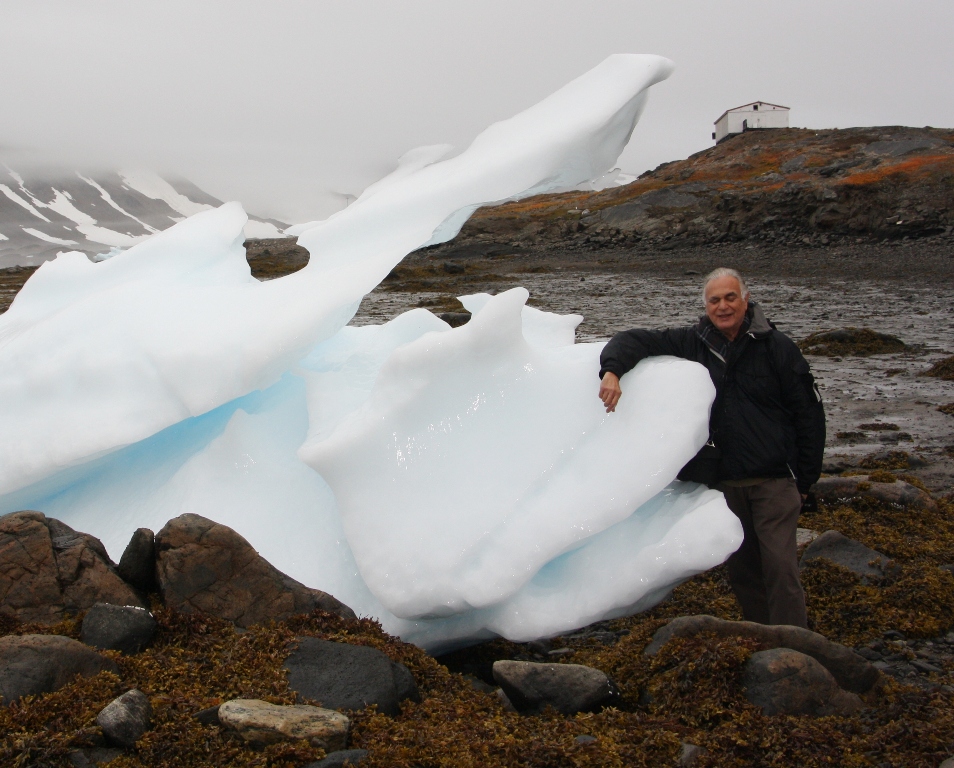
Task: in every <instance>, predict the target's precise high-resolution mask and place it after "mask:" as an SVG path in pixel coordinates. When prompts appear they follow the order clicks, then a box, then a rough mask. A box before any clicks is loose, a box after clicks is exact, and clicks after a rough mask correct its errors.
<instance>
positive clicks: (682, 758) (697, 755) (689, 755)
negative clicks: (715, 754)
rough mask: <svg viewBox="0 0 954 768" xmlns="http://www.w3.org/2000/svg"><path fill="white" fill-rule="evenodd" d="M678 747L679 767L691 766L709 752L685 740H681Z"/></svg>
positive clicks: (688, 767) (690, 767)
mask: <svg viewBox="0 0 954 768" xmlns="http://www.w3.org/2000/svg"><path fill="white" fill-rule="evenodd" d="M680 747H681V751H680V752H679V768H692V766H694V765H695V764H696V763H698V762H699V760H701V759H702V758H703V757H704V756H705V755H707V754H708V753H709V751H708V750H707V749H703V748H702V747H700V746H697V745H696V744H690V743H689V742H687V741H684V742H682V744H680Z"/></svg>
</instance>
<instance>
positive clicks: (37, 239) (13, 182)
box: [0, 160, 288, 268]
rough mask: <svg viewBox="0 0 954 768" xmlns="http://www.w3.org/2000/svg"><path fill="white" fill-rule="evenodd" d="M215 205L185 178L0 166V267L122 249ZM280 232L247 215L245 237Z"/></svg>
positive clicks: (271, 223) (270, 221) (273, 222)
mask: <svg viewBox="0 0 954 768" xmlns="http://www.w3.org/2000/svg"><path fill="white" fill-rule="evenodd" d="M221 204H222V201H221V200H217V199H216V198H214V197H212V195H210V194H208V193H206V192H204V191H203V190H201V189H199V187H197V186H196V185H195V184H193V183H192V182H190V181H187V180H186V179H180V178H163V177H162V176H159V175H158V174H156V173H152V172H149V171H117V172H97V173H89V174H87V173H83V172H82V171H74V170H71V169H58V168H53V169H49V168H47V169H43V170H26V169H19V170H18V169H17V168H15V167H13V166H12V164H11V163H4V162H2V160H0V268H4V267H11V266H17V265H36V264H39V263H41V262H43V261H46V260H48V259H52V258H54V257H55V256H56V254H57V253H59V252H60V251H83V252H85V253H88V254H90V255H91V256H95V255H96V254H106V253H109V252H110V250H111V249H114V248H128V247H130V246H132V245H135V244H136V243H137V242H139V241H140V240H142V239H144V238H146V237H148V236H149V235H151V234H154V233H155V232H160V231H162V230H164V229H167V228H169V227H171V226H172V225H173V224H175V223H176V222H177V221H181V220H182V219H184V218H186V217H188V216H192V215H193V214H195V213H198V212H199V211H203V210H206V209H208V208H213V207H216V206H219V205H221ZM287 226H288V225H287V224H285V223H283V222H280V221H276V220H274V219H263V218H260V217H256V216H251V215H250V216H249V223H248V225H247V226H246V228H245V234H246V236H247V237H254V238H269V237H280V236H281V234H282V233H281V230H283V229H285V228H286V227H287Z"/></svg>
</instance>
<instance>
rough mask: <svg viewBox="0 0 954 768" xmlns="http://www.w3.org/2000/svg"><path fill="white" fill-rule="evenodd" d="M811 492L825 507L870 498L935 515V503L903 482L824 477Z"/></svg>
mask: <svg viewBox="0 0 954 768" xmlns="http://www.w3.org/2000/svg"><path fill="white" fill-rule="evenodd" d="M812 492H813V493H814V494H815V497H816V498H817V499H818V500H819V501H824V502H825V503H827V504H838V503H844V502H846V501H849V500H851V499H856V498H861V497H863V496H870V497H871V498H873V499H876V500H877V501H881V502H883V503H885V504H893V505H895V506H898V507H909V508H911V509H924V510H928V511H932V512H933V511H935V510H936V509H937V502H936V501H934V499H932V498H931V496H930V494H927V493H925V492H924V491H922V490H921V489H920V488H917V487H915V486H913V485H911V484H910V483H906V482H904V481H903V480H895V481H894V482H893V483H878V482H871V481H870V480H869V479H868V475H851V476H849V477H823V478H821V479H820V480H819V481H818V482H817V483H815V485H813V486H812Z"/></svg>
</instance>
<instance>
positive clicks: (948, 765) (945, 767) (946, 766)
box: [937, 757, 954, 768]
mask: <svg viewBox="0 0 954 768" xmlns="http://www.w3.org/2000/svg"><path fill="white" fill-rule="evenodd" d="M937 768H954V757H949V758H947V760H945V761H944V762H943V763H941V764H940V765H939V766H938V767H937Z"/></svg>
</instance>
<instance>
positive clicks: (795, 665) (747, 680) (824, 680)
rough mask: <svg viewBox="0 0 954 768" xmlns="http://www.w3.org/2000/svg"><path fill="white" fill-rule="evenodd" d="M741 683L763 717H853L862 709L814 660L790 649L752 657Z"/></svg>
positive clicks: (857, 700)
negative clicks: (760, 709)
mask: <svg viewBox="0 0 954 768" xmlns="http://www.w3.org/2000/svg"><path fill="white" fill-rule="evenodd" d="M742 684H743V685H744V687H745V697H746V698H747V699H748V700H749V701H750V702H752V703H753V704H755V705H756V706H758V707H761V708H762V712H763V713H764V714H766V715H812V716H816V717H819V716H824V715H852V714H854V713H855V712H857V711H858V710H859V709H861V707H862V703H861V699H860V698H859V697H858V695H857V694H854V693H849V692H847V691H843V690H842V689H841V688H839V687H838V683H837V682H835V678H834V677H832V675H831V673H830V672H829V671H828V670H827V669H825V668H824V667H823V666H822V665H821V664H819V663H818V662H817V661H815V659H813V658H812V657H811V656H808V655H806V654H804V653H799V652H798V651H795V650H792V649H791V648H772V649H769V650H767V651H758V652H756V653H754V654H752V656H751V657H750V658H749V660H748V661H747V662H746V663H745V666H744V667H743V671H742Z"/></svg>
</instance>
